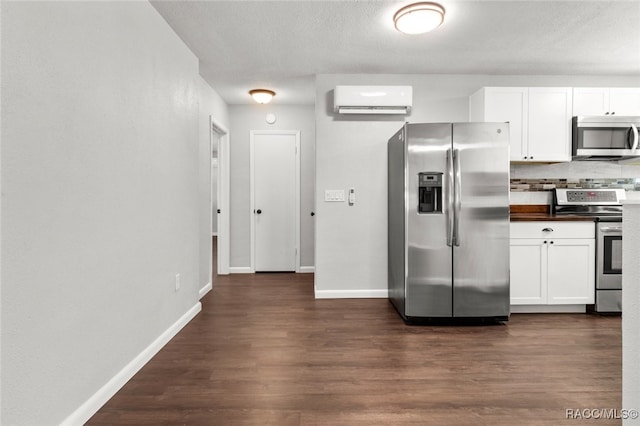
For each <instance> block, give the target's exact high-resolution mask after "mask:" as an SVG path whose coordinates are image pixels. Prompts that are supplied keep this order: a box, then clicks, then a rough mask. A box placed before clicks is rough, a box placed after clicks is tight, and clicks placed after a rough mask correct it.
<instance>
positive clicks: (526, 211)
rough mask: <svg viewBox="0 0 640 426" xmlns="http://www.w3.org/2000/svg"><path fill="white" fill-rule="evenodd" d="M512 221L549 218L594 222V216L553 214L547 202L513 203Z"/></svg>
mask: <svg viewBox="0 0 640 426" xmlns="http://www.w3.org/2000/svg"><path fill="white" fill-rule="evenodd" d="M510 210H511V222H540V221H547V220H560V221H586V222H593V221H594V218H593V217H592V216H581V215H559V216H558V215H554V214H551V211H550V207H549V206H548V205H546V204H542V205H538V204H524V205H522V204H512V205H511V206H510Z"/></svg>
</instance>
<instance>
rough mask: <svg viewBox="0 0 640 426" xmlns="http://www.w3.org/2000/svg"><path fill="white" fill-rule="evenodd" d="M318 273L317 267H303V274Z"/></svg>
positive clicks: (301, 269) (301, 268)
mask: <svg viewBox="0 0 640 426" xmlns="http://www.w3.org/2000/svg"><path fill="white" fill-rule="evenodd" d="M315 271H316V267H315V266H301V267H300V273H301V274H313V273H314V272H315Z"/></svg>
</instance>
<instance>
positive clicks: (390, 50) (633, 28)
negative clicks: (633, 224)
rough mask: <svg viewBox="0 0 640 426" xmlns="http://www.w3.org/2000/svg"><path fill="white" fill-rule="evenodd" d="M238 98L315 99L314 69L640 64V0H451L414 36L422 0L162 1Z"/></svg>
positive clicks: (566, 70)
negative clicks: (429, 28)
mask: <svg viewBox="0 0 640 426" xmlns="http://www.w3.org/2000/svg"><path fill="white" fill-rule="evenodd" d="M151 3H152V5H153V6H154V7H155V8H156V9H157V10H158V11H159V12H160V14H161V15H162V16H163V17H164V18H165V20H166V21H167V22H168V23H169V25H170V26H171V27H172V28H173V29H174V30H175V32H176V33H177V34H178V35H179V36H180V37H181V38H182V40H184V42H185V43H186V44H187V45H188V46H189V47H190V48H191V50H192V51H193V52H194V53H195V54H196V55H197V56H198V57H199V58H200V74H201V75H202V77H203V78H204V79H205V80H207V81H208V82H209V84H210V85H211V86H212V87H213V88H214V89H216V91H217V92H218V93H219V94H220V95H221V96H222V97H223V98H224V99H225V101H227V103H229V104H243V103H250V102H251V100H250V98H249V96H248V94H247V92H248V90H250V89H252V88H256V87H265V88H269V89H273V90H275V91H276V92H278V95H277V97H276V99H277V101H278V103H282V104H311V103H313V102H314V96H315V92H314V75H315V74H322V73H358V74H360V73H364V74H367V73H369V74H442V73H445V74H548V75H553V74H587V75H589V74H591V75H640V0H631V1H621V0H618V1H579V0H578V1H571V0H565V1H539V0H538V1H522V0H520V1H479V0H476V1H460V0H455V1H446V0H443V1H441V2H440V3H441V4H443V5H444V6H445V8H446V9H447V16H446V22H445V23H444V25H443V26H441V27H440V28H438V29H437V30H436V31H434V32H432V33H428V34H423V35H418V36H407V35H403V34H400V33H398V32H397V31H395V30H394V29H393V24H392V22H391V18H392V16H393V13H394V12H395V11H396V10H397V9H398V8H399V7H401V6H402V5H405V4H408V3H410V1H400V2H398V1H362V0H349V1H346V0H344V1H339V0H338V1H335V0H334V1H295V0H293V1H243V0H236V1H152V2H151Z"/></svg>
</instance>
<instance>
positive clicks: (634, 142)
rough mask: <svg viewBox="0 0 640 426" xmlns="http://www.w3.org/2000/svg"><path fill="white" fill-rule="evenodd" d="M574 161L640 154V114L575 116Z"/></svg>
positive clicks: (620, 157)
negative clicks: (639, 131)
mask: <svg viewBox="0 0 640 426" xmlns="http://www.w3.org/2000/svg"><path fill="white" fill-rule="evenodd" d="M572 121H573V159H574V160H624V159H629V158H637V157H640V149H638V148H639V147H638V127H640V117H623V116H615V115H607V116H592V117H585V116H578V117H573V120H572Z"/></svg>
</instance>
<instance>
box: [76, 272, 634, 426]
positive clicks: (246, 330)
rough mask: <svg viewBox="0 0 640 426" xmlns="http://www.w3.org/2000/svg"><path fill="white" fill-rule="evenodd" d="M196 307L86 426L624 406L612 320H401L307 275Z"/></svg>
mask: <svg viewBox="0 0 640 426" xmlns="http://www.w3.org/2000/svg"><path fill="white" fill-rule="evenodd" d="M202 303H203V311H202V312H201V313H200V314H199V315H198V316H197V317H196V318H195V319H194V320H193V321H191V323H189V324H188V325H187V326H186V327H185V328H184V329H183V331H182V332H180V333H179V334H178V335H177V336H176V337H175V338H174V339H173V340H172V341H171V342H169V343H168V344H167V345H166V346H165V347H164V348H163V349H162V350H161V351H160V352H159V353H158V354H157V355H156V357H155V358H153V359H152V360H151V361H150V362H149V363H148V364H147V365H146V366H145V367H144V368H143V369H142V370H141V371H140V372H139V373H138V374H137V375H136V376H135V377H134V378H133V379H132V380H131V381H130V382H129V383H127V384H126V385H125V386H124V387H123V388H122V389H121V390H120V392H118V393H117V394H116V395H115V396H114V397H113V398H112V399H111V400H110V401H109V402H108V403H107V404H106V405H105V406H104V407H103V408H102V409H101V410H100V411H99V412H98V413H97V414H96V415H95V416H94V417H93V418H92V419H91V420H90V421H89V422H88V424H89V425H158V424H167V425H183V424H184V425H278V426H281V425H282V426H285V425H405V424H411V425H561V424H567V425H570V424H571V425H575V424H581V423H584V422H587V421H584V420H583V421H580V420H571V419H566V418H565V417H566V411H565V410H566V409H585V408H589V409H591V408H612V409H613V408H617V409H620V407H621V403H622V397H621V386H622V385H621V370H622V366H621V352H622V348H621V328H620V318H619V317H598V316H588V315H580V314H513V315H512V316H511V320H510V321H509V322H508V323H507V324H504V325H492V326H407V325H405V324H404V323H403V322H402V321H401V319H400V317H399V316H398V315H397V313H396V312H395V311H394V310H393V308H392V307H391V305H390V304H389V302H388V301H387V300H386V299H339V300H315V299H314V297H313V275H311V274H256V275H233V276H218V277H216V279H215V282H214V288H213V291H211V292H210V293H209V294H208V295H206V296H205V297H204V298H203V299H202ZM588 423H589V424H598V425H605V424H620V423H621V422H620V420H600V421H594V420H591V421H588Z"/></svg>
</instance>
